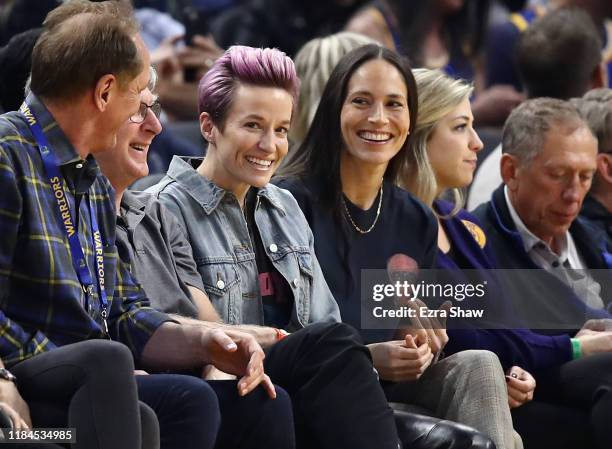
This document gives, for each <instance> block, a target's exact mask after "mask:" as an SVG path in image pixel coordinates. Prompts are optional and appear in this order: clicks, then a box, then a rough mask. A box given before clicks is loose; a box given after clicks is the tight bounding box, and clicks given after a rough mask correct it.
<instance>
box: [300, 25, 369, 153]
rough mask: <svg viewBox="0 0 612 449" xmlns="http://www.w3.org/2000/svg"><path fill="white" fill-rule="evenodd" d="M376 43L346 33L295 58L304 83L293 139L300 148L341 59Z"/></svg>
mask: <svg viewBox="0 0 612 449" xmlns="http://www.w3.org/2000/svg"><path fill="white" fill-rule="evenodd" d="M372 43H376V41H375V40H373V39H371V38H369V37H367V36H364V35H361V34H357V33H351V32H348V31H343V32H340V33H336V34H332V35H329V36H326V37H318V38H316V39H312V40H310V41H308V42H307V43H306V44H305V45H304V46H303V47H302V48H301V49H300V51H299V52H298V53H297V55H296V56H295V68H296V71H297V74H298V76H299V78H300V80H301V85H300V101H299V104H298V108H297V111H296V116H295V118H294V120H293V124H292V126H291V131H290V133H289V137H290V139H291V142H292V146H295V147H297V146H299V145H300V143H302V141H303V140H304V137H305V136H306V133H307V132H308V128H309V127H310V124H311V123H312V119H313V117H314V115H315V112H316V110H317V107H318V106H319V100H320V99H321V94H322V93H323V89H324V88H325V84H326V83H327V80H328V79H329V75H331V72H332V70H333V69H334V67H336V64H337V63H338V61H340V59H341V58H342V57H343V56H344V55H345V54H347V53H348V52H349V51H351V50H353V49H354V48H357V47H361V46H363V45H366V44H372Z"/></svg>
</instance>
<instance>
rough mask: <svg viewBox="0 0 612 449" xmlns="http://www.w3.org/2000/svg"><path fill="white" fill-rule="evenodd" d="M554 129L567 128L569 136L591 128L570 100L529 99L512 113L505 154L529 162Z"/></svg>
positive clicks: (504, 142) (506, 130)
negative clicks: (582, 129)
mask: <svg viewBox="0 0 612 449" xmlns="http://www.w3.org/2000/svg"><path fill="white" fill-rule="evenodd" d="M553 126H561V127H562V128H565V132H566V133H567V134H570V133H572V132H573V131H575V130H576V129H578V128H580V127H582V126H584V127H586V128H587V129H588V125H587V124H586V122H585V121H584V119H583V118H582V116H581V115H580V112H579V111H578V109H577V108H576V107H575V106H574V105H573V104H571V103H570V102H569V101H564V100H559V99H556V98H547V97H543V98H535V99H532V100H527V101H525V102H523V103H522V104H520V105H519V106H518V107H517V108H516V109H514V110H513V111H512V113H511V114H510V116H509V117H508V119H507V120H506V124H505V125H504V130H503V134H502V152H503V153H508V154H512V155H515V156H517V157H518V158H519V159H520V160H521V162H522V163H523V164H525V163H529V161H531V160H532V159H533V158H534V157H535V156H536V155H537V154H538V153H539V152H540V151H541V150H542V148H543V146H544V141H545V139H546V134H547V133H548V131H550V129H551V128H552V127H553Z"/></svg>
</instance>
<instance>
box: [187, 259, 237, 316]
mask: <svg viewBox="0 0 612 449" xmlns="http://www.w3.org/2000/svg"><path fill="white" fill-rule="evenodd" d="M196 264H197V267H198V272H199V273H200V276H201V277H202V282H203V284H204V289H205V290H206V294H207V295H208V297H209V299H210V301H211V303H212V305H213V306H214V308H215V310H216V311H217V313H218V314H219V315H220V317H221V319H222V320H223V321H224V322H226V323H228V324H240V323H241V319H242V313H241V307H240V304H241V301H242V291H241V288H240V276H239V274H238V270H237V269H236V265H235V262H234V261H233V260H232V259H231V258H228V259H227V260H220V259H219V258H196Z"/></svg>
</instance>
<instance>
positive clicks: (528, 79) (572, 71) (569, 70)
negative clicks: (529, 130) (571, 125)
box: [467, 8, 605, 210]
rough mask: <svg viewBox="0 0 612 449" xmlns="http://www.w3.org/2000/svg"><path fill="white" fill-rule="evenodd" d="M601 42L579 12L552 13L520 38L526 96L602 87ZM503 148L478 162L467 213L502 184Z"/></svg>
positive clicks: (580, 92) (577, 92) (564, 95)
mask: <svg viewBox="0 0 612 449" xmlns="http://www.w3.org/2000/svg"><path fill="white" fill-rule="evenodd" d="M600 48H601V40H600V38H599V35H598V34H597V30H596V29H595V25H594V24H593V21H592V20H591V19H590V18H589V16H588V14H586V13H585V12H584V11H581V10H579V9H578V8H561V9H556V10H554V11H552V12H550V13H548V14H546V15H545V16H544V17H542V18H540V19H539V20H537V21H536V22H534V24H533V25H531V26H530V27H529V28H528V29H527V30H526V31H525V32H524V33H523V34H522V35H521V36H520V40H519V43H518V48H517V61H518V65H519V70H520V72H521V76H522V78H523V81H524V83H525V87H526V90H527V96H528V97H529V98H535V97H539V96H548V97H553V98H561V99H567V98H570V97H572V96H581V95H583V94H584V93H585V92H587V91H588V90H590V89H593V88H597V87H603V86H604V84H605V68H604V66H603V64H602V62H601V53H600ZM501 153H502V151H501V145H500V146H498V147H497V148H495V149H494V150H493V151H492V152H491V153H490V154H489V155H488V156H487V158H486V159H485V160H484V161H483V162H482V164H481V165H480V167H479V168H478V171H477V172H476V175H475V177H474V182H473V183H472V187H471V189H470V193H469V197H468V203H467V205H468V210H473V209H475V208H476V207H477V206H478V205H479V204H481V203H484V202H486V201H489V199H490V197H491V194H492V193H493V191H494V190H495V189H496V188H497V186H499V185H500V184H501V182H502V179H501V174H500V172H499V163H500V160H501Z"/></svg>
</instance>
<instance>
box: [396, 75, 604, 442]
mask: <svg viewBox="0 0 612 449" xmlns="http://www.w3.org/2000/svg"><path fill="white" fill-rule="evenodd" d="M414 76H415V79H416V83H417V88H418V92H419V115H418V119H417V123H416V126H415V130H414V133H413V135H412V140H411V142H410V151H409V157H408V162H407V164H406V166H405V167H404V168H403V170H402V171H401V173H400V176H399V183H400V184H401V185H403V186H404V187H405V188H407V190H409V191H411V192H412V193H413V194H414V195H415V196H417V197H418V198H419V199H420V200H421V201H423V202H424V203H425V204H426V205H427V206H429V207H430V208H431V210H432V211H433V212H434V213H435V214H436V216H437V220H438V225H439V226H438V251H437V255H436V265H437V266H438V267H439V268H443V269H455V270H456V269H459V268H461V269H470V270H483V271H482V273H483V275H486V276H488V275H490V272H487V270H488V269H494V268H496V262H495V255H494V254H493V252H492V250H491V248H490V247H489V245H488V244H487V236H486V235H485V234H484V232H483V230H482V228H481V227H480V225H479V223H478V220H477V219H476V217H474V216H473V215H471V214H469V213H468V212H467V211H465V210H464V209H462V206H463V200H462V196H461V193H460V192H461V189H462V188H464V187H467V186H468V185H469V184H470V183H471V181H472V177H473V174H474V169H475V167H476V154H477V153H478V151H480V150H481V149H482V142H481V141H480V139H479V138H478V135H477V133H476V131H475V130H474V128H473V116H472V111H471V108H470V102H469V97H470V95H471V93H472V87H471V85H469V84H467V83H465V82H463V81H461V80H454V79H452V78H450V77H448V76H447V75H445V74H444V73H442V72H440V71H437V70H427V69H418V70H415V71H414ZM443 197H451V198H452V201H446V200H443V199H442V198H443ZM489 284H490V285H491V282H489ZM503 298H504V295H503V292H502V291H501V290H498V291H496V292H495V295H489V296H488V297H487V298H486V299H487V302H488V304H487V307H488V308H489V309H490V310H493V311H494V314H495V313H496V314H497V319H501V320H502V321H501V322H497V327H498V328H497V329H470V330H466V329H461V330H453V329H450V328H449V330H448V336H449V343H448V344H447V346H446V348H445V352H446V353H447V354H452V353H454V352H457V351H462V350H466V349H488V350H490V351H492V352H495V353H496V354H497V355H498V357H499V359H500V361H501V363H502V366H503V367H504V369H505V370H506V380H507V384H508V403H509V405H510V407H511V408H512V409H513V417H514V424H515V428H516V429H517V431H518V432H519V433H520V434H521V436H522V437H523V440H524V442H525V447H526V448H530V447H533V448H539V447H555V448H572V447H600V446H596V445H593V444H592V443H591V441H593V440H592V439H591V438H592V437H593V435H595V434H596V433H597V427H598V422H599V421H597V416H598V415H597V413H598V410H602V407H605V404H604V401H603V400H599V399H598V400H593V401H592V402H591V400H590V399H589V398H587V397H586V395H585V397H583V398H580V399H577V398H576V397H570V396H575V395H572V394H570V393H568V391H567V389H562V388H559V385H560V384H559V382H560V377H561V376H562V373H563V372H564V371H563V369H564V367H565V366H567V365H569V364H572V363H574V362H573V361H572V343H571V341H570V335H568V334H560V335H552V336H551V335H541V334H538V333H535V332H533V331H531V330H528V329H499V327H500V326H499V325H500V324H503V323H504V322H508V323H512V322H513V318H514V317H513V316H512V315H511V314H512V308H511V305H510V304H507V302H508V301H504V300H503ZM491 301H494V302H493V303H492V302H491ZM495 311H496V312H495ZM509 327H512V326H511V325H510V326H509ZM582 338H584V337H578V338H577V340H581V339H582ZM530 372H533V373H534V375H535V378H534V376H532V375H531V374H530ZM536 380H537V382H538V394H537V395H536V401H534V402H533V403H530V404H528V405H527V406H526V407H520V406H521V405H523V404H526V403H527V402H529V401H531V400H532V399H533V395H534V390H535V386H536ZM574 393H575V392H574ZM519 407H520V408H519ZM589 415H591V416H589ZM559 422H572V425H571V426H568V427H563V426H561V428H560V427H559V425H558V423H559ZM601 423H602V424H603V421H601ZM590 426H593V428H594V429H595V430H592V428H591V427H590ZM605 433H606V432H603V429H602V432H601V434H605ZM606 438H607V437H606ZM601 447H605V446H601Z"/></svg>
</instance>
